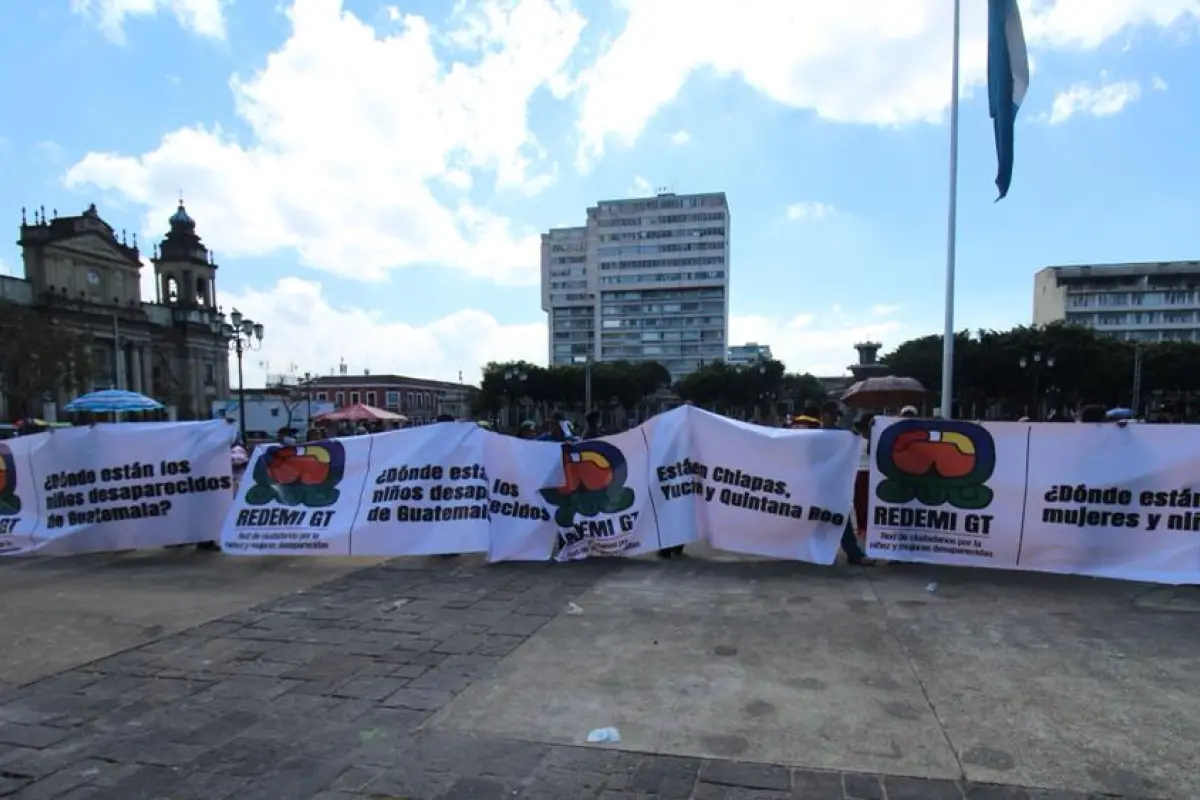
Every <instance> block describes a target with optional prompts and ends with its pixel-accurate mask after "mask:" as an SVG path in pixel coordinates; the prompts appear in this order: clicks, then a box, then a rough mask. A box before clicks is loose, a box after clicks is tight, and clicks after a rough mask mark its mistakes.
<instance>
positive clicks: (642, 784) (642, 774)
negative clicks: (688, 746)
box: [628, 756, 701, 800]
mask: <svg viewBox="0 0 1200 800" xmlns="http://www.w3.org/2000/svg"><path fill="white" fill-rule="evenodd" d="M700 763H701V761H700V759H698V758H680V757H677V756H651V757H647V758H645V759H643V760H642V762H641V763H640V764H638V765H637V768H636V769H635V770H634V771H633V776H632V778H631V779H630V782H629V787H628V788H629V789H630V790H631V791H635V792H643V793H645V794H650V795H655V796H658V797H661V798H662V800H677V799H681V798H688V797H691V795H692V791H693V790H694V789H695V786H696V781H697V779H698V778H699V775H700Z"/></svg>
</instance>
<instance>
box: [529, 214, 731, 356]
mask: <svg viewBox="0 0 1200 800" xmlns="http://www.w3.org/2000/svg"><path fill="white" fill-rule="evenodd" d="M729 223H730V220H729V205H728V203H727V202H726V199H725V193H724V192H715V193H711V194H690V195H676V194H670V193H666V194H660V195H657V196H655V197H644V198H635V199H629V200H603V201H601V202H599V203H597V204H596V205H595V206H594V207H592V208H589V209H588V210H587V223H586V224H585V225H583V226H581V227H576V228H557V229H554V230H551V231H549V232H548V233H545V234H543V235H542V309H543V310H544V311H546V312H547V314H549V326H548V327H549V331H550V341H549V363H550V364H571V363H578V362H580V361H583V360H585V359H587V358H589V357H590V358H592V359H594V360H596V361H619V360H626V361H658V362H659V363H661V364H662V365H663V366H665V367H666V368H667V370H668V371H670V373H671V376H672V379H673V380H678V379H680V378H682V377H683V376H684V375H687V374H688V373H690V372H693V371H694V370H696V369H698V368H699V367H700V366H702V365H703V364H705V363H707V362H710V361H721V360H723V359H724V358H725V356H726V348H727V346H728V319H729V256H730V250H729V241H730V232H729Z"/></svg>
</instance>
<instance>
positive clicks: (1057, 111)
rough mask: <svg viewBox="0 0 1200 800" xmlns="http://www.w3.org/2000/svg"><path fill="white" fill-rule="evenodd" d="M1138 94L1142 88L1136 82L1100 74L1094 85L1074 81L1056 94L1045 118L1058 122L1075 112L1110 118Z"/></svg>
mask: <svg viewBox="0 0 1200 800" xmlns="http://www.w3.org/2000/svg"><path fill="white" fill-rule="evenodd" d="M1141 96H1142V88H1141V86H1139V85H1138V82H1137V81H1116V82H1109V81H1108V76H1107V75H1105V74H1101V76H1100V82H1099V83H1097V84H1090V83H1076V84H1074V85H1073V86H1071V87H1070V88H1068V89H1067V90H1066V91H1062V92H1059V93H1058V94H1056V95H1055V96H1054V102H1053V103H1052V104H1051V106H1050V116H1049V121H1050V124H1051V125H1058V124H1061V123H1063V122H1066V121H1067V120H1069V119H1070V118H1071V117H1074V116H1076V115H1079V114H1087V115H1089V116H1093V117H1111V116H1112V115H1113V114H1119V113H1120V112H1121V111H1122V110H1123V109H1124V108H1125V106H1127V105H1129V104H1130V103H1132V102H1134V101H1136V100H1137V99H1138V98H1140V97H1141Z"/></svg>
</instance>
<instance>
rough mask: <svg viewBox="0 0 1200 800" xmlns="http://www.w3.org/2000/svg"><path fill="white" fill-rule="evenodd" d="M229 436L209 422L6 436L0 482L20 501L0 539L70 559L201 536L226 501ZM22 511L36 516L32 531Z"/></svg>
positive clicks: (13, 549)
mask: <svg viewBox="0 0 1200 800" xmlns="http://www.w3.org/2000/svg"><path fill="white" fill-rule="evenodd" d="M232 439H233V431H232V430H231V429H230V427H229V426H228V425H227V424H225V422H224V421H220V420H216V421H210V422H137V423H120V424H98V425H92V426H89V427H77V428H63V429H58V430H54V431H51V432H49V433H44V434H38V435H36V436H32V437H29V440H28V444H26V443H25V442H24V441H22V440H21V439H16V440H12V441H10V442H7V443H6V447H7V448H8V449H9V450H10V452H11V453H12V454H13V458H12V459H0V460H3V461H4V472H5V484H6V485H15V486H16V487H17V491H18V494H17V495H15V497H16V498H17V499H18V500H19V501H20V507H19V508H18V509H17V514H16V515H8V516H10V517H13V516H15V518H17V519H18V522H17V523H16V526H15V528H14V531H13V532H17V531H18V530H22V529H23V530H24V533H23V534H22V535H21V536H20V537H19V538H17V537H13V538H10V539H6V541H8V542H9V544H8V545H7V552H8V553H10V554H16V553H36V554H38V555H71V554H76V553H94V552H105V551H112V550H136V549H140V548H148V547H166V546H170V545H178V544H190V543H194V542H202V541H208V540H211V539H212V538H213V536H214V532H215V531H216V530H218V529H219V527H220V524H221V520H222V519H224V518H225V516H226V512H227V510H228V509H229V505H230V501H231V500H232V495H233V479H232V476H231V465H230V460H229V447H230V444H231V442H232ZM21 450H24V451H25V456H26V457H27V459H28V460H27V461H24V460H22V458H21V457H19V456H18V453H20V451H21ZM10 469H13V470H15V471H12V472H10ZM26 482H28V483H26ZM3 494H4V492H3V491H2V490H0V495H3ZM0 506H3V507H4V508H7V509H9V510H12V508H13V503H12V501H11V500H10V501H8V502H4V501H0ZM30 513H36V514H37V520H36V524H35V525H33V526H32V528H30V527H28V523H29V517H28V515H29V514H30ZM0 514H3V512H2V511H0Z"/></svg>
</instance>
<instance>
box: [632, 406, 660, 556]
mask: <svg viewBox="0 0 1200 800" xmlns="http://www.w3.org/2000/svg"><path fill="white" fill-rule="evenodd" d="M638 431H639V432H640V433H641V434H642V442H644V443H645V445H646V494H647V495H648V496H649V498H650V513H652V514H654V535H655V537H656V538H657V539H658V549H659V550H662V549H663V546H662V526H661V525H660V524H659V523H658V506H657V505H655V503H654V491H653V490H652V489H650V477H651V475H650V438H649V437H648V436H646V423H644V422H643V423H642V424H641V425H639V426H638Z"/></svg>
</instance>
